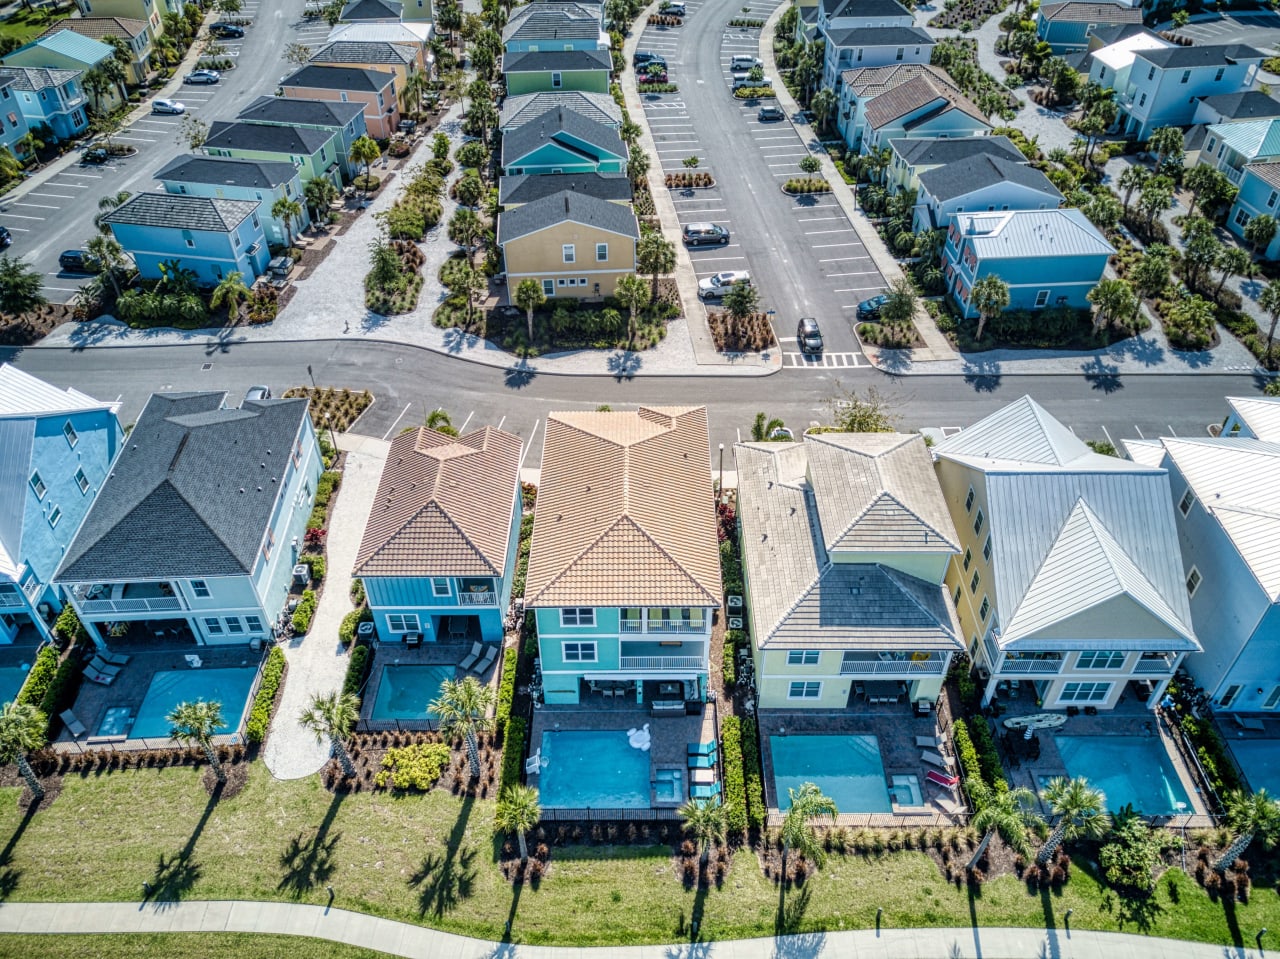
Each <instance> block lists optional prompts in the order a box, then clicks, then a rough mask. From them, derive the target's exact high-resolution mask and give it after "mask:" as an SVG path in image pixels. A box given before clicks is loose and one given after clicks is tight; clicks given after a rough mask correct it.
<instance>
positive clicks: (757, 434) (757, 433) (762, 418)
mask: <svg viewBox="0 0 1280 959" xmlns="http://www.w3.org/2000/svg"><path fill="white" fill-rule="evenodd" d="M786 428H787V424H786V423H784V422H782V420H780V419H778V418H777V417H776V416H775V417H772V418H770V417H769V416H768V415H766V414H765V413H757V414H756V418H755V422H753V423H752V424H751V441H752V442H753V443H768V442H770V441H771V439H772V438H773V435H774V434H775V433H779V432H780V431H782V430H785V429H786ZM784 435H785V434H784Z"/></svg>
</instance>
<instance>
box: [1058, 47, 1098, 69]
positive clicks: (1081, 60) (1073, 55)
mask: <svg viewBox="0 0 1280 959" xmlns="http://www.w3.org/2000/svg"><path fill="white" fill-rule="evenodd" d="M1090 55H1091V54H1090V53H1089V51H1088V50H1072V51H1071V52H1070V53H1063V54H1060V56H1061V57H1062V59H1064V60H1066V61H1067V66H1069V67H1070V68H1071V69H1072V70H1075V71H1076V72H1078V73H1088V72H1089V57H1090Z"/></svg>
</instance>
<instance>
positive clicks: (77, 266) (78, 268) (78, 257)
mask: <svg viewBox="0 0 1280 959" xmlns="http://www.w3.org/2000/svg"><path fill="white" fill-rule="evenodd" d="M58 266H60V267H61V268H62V270H63V271H64V272H66V273H97V272H98V261H97V260H96V259H95V258H94V257H92V256H90V255H89V254H88V253H86V252H85V251H84V250H63V251H62V253H61V254H60V255H59V256H58Z"/></svg>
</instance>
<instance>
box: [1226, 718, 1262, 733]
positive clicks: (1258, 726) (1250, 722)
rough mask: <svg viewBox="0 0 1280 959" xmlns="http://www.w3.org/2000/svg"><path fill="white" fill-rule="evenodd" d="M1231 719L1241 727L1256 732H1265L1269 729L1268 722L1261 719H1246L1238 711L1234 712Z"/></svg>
mask: <svg viewBox="0 0 1280 959" xmlns="http://www.w3.org/2000/svg"><path fill="white" fill-rule="evenodd" d="M1231 719H1232V721H1233V722H1235V724H1236V725H1237V726H1239V727H1240V728H1241V729H1247V730H1249V731H1250V732H1255V733H1265V732H1266V731H1267V727H1266V724H1265V723H1263V722H1262V720H1261V719H1246V718H1245V717H1244V716H1241V715H1239V714H1238V713H1232V715H1231Z"/></svg>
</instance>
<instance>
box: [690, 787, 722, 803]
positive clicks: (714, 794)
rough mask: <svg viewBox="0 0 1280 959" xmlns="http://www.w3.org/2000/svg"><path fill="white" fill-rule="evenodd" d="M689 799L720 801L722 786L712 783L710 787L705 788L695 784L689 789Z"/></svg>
mask: <svg viewBox="0 0 1280 959" xmlns="http://www.w3.org/2000/svg"><path fill="white" fill-rule="evenodd" d="M689 798H690V799H714V800H716V801H719V799H720V784H719V783H712V784H711V785H710V786H705V785H702V784H701V783H694V784H693V785H692V786H690V787H689Z"/></svg>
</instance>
